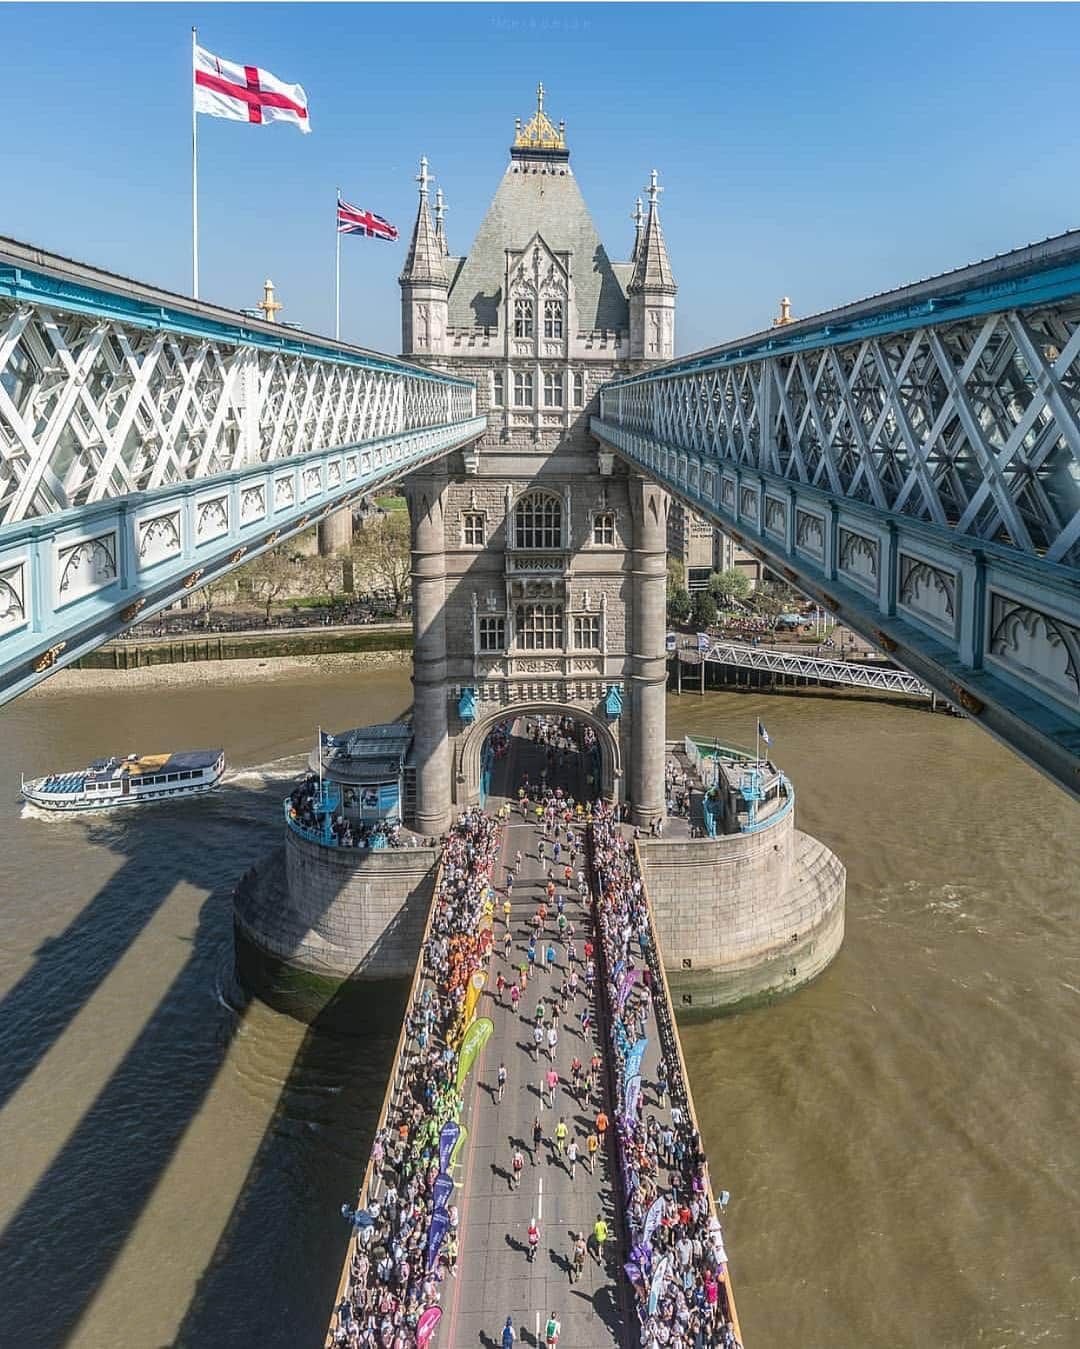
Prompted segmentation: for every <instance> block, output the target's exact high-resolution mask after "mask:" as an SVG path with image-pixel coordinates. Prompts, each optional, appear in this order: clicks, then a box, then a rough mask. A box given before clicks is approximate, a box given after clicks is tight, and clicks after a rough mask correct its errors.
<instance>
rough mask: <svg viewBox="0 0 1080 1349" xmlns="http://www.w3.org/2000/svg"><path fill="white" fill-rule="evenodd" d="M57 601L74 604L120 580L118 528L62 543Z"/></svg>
mask: <svg viewBox="0 0 1080 1349" xmlns="http://www.w3.org/2000/svg"><path fill="white" fill-rule="evenodd" d="M56 575H57V587H56V589H57V605H58V606H59V605H61V604H70V603H71V601H72V600H78V599H82V598H83V597H84V596H86V595H90V594H93V592H94V591H95V590H102V589H104V587H105V586H107V585H111V584H112V583H113V581H115V580H116V576H117V565H116V531H115V530H110V531H109V532H108V533H107V534H98V535H97V536H96V537H95V538H92V539H81V540H80V541H79V542H77V543H69V544H64V545H62V546H60V547H59V548H58V549H57V555H56Z"/></svg>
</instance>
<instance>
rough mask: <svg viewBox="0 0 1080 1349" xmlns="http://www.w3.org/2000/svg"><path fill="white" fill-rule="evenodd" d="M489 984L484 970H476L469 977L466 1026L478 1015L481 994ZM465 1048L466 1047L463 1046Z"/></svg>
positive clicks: (466, 999)
mask: <svg viewBox="0 0 1080 1349" xmlns="http://www.w3.org/2000/svg"><path fill="white" fill-rule="evenodd" d="M486 983H487V975H486V974H485V973H484V972H483V970H474V971H473V973H472V974H471V975H470V976H469V987H468V988H467V989H466V990H465V1024H466V1026H467V1025H468V1024H469V1022H470V1021H471V1020H472V1019H473V1017H474V1016H475V1015H476V1008H477V1005H478V1004H479V1002H480V994H481V993H482V992H483V988H484V985H485V984H486ZM462 1047H463V1048H464V1045H462Z"/></svg>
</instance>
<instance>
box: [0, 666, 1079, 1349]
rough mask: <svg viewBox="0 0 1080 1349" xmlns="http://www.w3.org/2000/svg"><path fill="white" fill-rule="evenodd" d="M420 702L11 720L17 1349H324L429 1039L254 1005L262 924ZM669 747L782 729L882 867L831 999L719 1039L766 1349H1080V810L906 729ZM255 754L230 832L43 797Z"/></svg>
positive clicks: (163, 809) (733, 723)
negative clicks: (338, 766) (284, 799)
mask: <svg viewBox="0 0 1080 1349" xmlns="http://www.w3.org/2000/svg"><path fill="white" fill-rule="evenodd" d="M408 700H409V684H408V680H407V678H406V676H405V672H404V670H393V671H364V672H361V671H356V670H348V669H340V668H339V669H336V670H325V671H317V672H310V671H309V672H305V673H303V674H292V675H289V676H288V677H282V678H276V679H267V680H263V681H259V680H253V679H251V678H241V679H235V680H233V681H232V682H229V683H218V684H206V685H200V686H197V687H195V686H192V687H186V686H183V685H180V686H173V687H168V688H155V689H146V688H133V687H127V688H124V687H118V688H115V689H112V690H109V691H95V692H94V693H93V694H92V695H90V694H87V693H76V692H55V691H51V690H45V691H43V692H41V693H40V694H35V695H32V696H30V697H27V698H23V699H21V700H19V701H18V702H16V703H14V704H12V705H11V706H8V707H6V708H4V709H3V711H2V712H0V783H2V784H3V785H2V787H0V1159H2V1165H0V1230H2V1236H0V1345H3V1346H7V1345H12V1346H28V1345H32V1344H33V1345H47V1346H54V1345H65V1344H70V1345H77V1346H85V1347H86V1349H106V1346H108V1347H110V1349H111V1347H112V1346H125V1347H126V1346H131V1347H132V1349H158V1347H159V1346H166V1345H180V1346H191V1349H225V1347H226V1346H233V1345H236V1346H245V1349H246V1346H252V1345H259V1346H262V1347H263V1349H267V1347H273V1349H277V1347H278V1346H281V1349H285V1347H286V1346H288V1347H289V1349H302V1347H303V1346H313V1347H314V1346H317V1345H319V1344H320V1343H321V1336H322V1332H323V1329H324V1327H325V1323H326V1318H327V1314H328V1312H329V1310H330V1305H331V1301H332V1298H333V1292H334V1288H335V1286H336V1281H337V1277H338V1273H339V1269H340V1260H341V1255H342V1251H343V1247H344V1242H345V1237H346V1232H345V1228H344V1225H343V1223H342V1222H341V1219H340V1218H339V1216H338V1213H337V1209H338V1206H339V1205H340V1203H341V1202H342V1200H344V1199H346V1198H349V1197H351V1195H352V1193H353V1191H354V1187H355V1183H356V1181H357V1179H358V1178H359V1176H360V1173H361V1170H362V1166H363V1162H364V1160H365V1157H366V1151H367V1144H368V1141H369V1136H370V1131H371V1128H372V1124H373V1119H374V1115H375V1112H376V1110H377V1108H378V1105H379V1102H380V1100H381V1096H382V1091H383V1086H384V1076H385V1071H386V1065H387V1061H388V1059H389V1056H390V1054H391V1052H392V1046H393V1043H394V1039H395V1035H396V1032H395V1029H394V1027H393V1026H392V1025H387V1024H385V1023H380V1022H378V1021H376V1020H374V1019H373V1021H372V1023H371V1024H370V1025H365V1026H358V1030H359V1031H361V1032H362V1035H361V1037H360V1038H355V1039H354V1038H351V1037H340V1036H335V1035H332V1034H329V1033H327V1032H325V1031H324V1032H313V1031H310V1030H309V1029H308V1028H306V1027H305V1026H303V1025H301V1024H299V1023H298V1022H295V1021H292V1020H291V1019H289V1018H288V1017H286V1016H283V1015H281V1014H279V1013H275V1012H273V1011H271V1010H269V1008H267V1007H266V1006H264V1005H263V1004H261V1003H259V1002H258V1001H249V1000H248V999H246V998H245V997H244V995H243V993H242V991H241V990H239V989H238V988H236V987H235V984H234V980H233V977H232V929H231V915H230V893H231V889H232V886H233V884H234V882H235V881H236V879H237V877H238V876H239V874H240V873H241V872H242V871H243V870H244V868H245V867H247V866H248V865H249V864H250V863H251V862H252V861H253V860H254V859H255V858H257V857H258V856H260V855H261V854H262V853H263V852H264V851H265V850H266V849H267V848H269V847H270V846H272V845H273V844H274V843H275V842H276V841H277V839H278V837H279V834H280V824H279V820H280V816H279V813H278V802H279V800H280V797H281V795H282V794H283V793H282V786H283V784H284V783H285V782H286V781H287V780H288V779H289V777H290V776H291V775H292V774H294V773H295V772H297V771H298V770H299V769H300V767H301V766H302V758H301V756H302V755H303V754H304V752H305V751H306V749H307V746H308V745H309V744H310V743H311V740H312V737H313V733H314V728H315V726H316V724H317V723H320V722H321V724H322V725H323V726H325V727H332V728H335V729H341V728H343V727H345V726H350V725H355V724H357V723H360V722H367V721H376V720H380V719H386V718H389V717H392V716H395V715H397V714H398V713H400V712H401V711H403V710H404V709H405V707H406V706H407V703H408ZM668 712H669V733H670V734H672V735H676V734H681V733H683V732H684V731H694V732H696V733H701V734H705V735H717V736H719V737H721V739H724V738H727V739H729V740H735V741H740V742H742V743H745V742H746V741H747V740H748V739H752V737H753V733H754V725H755V721H756V718H757V717H758V716H760V717H761V718H762V719H763V720H764V721H765V723H766V725H767V727H768V729H769V731H770V733H771V734H772V737H773V740H774V746H773V755H774V758H775V759H776V760H777V762H778V763H779V764H780V765H781V766H782V767H783V768H784V769H785V770H786V771H787V772H788V773H789V775H790V776H791V777H792V779H793V780H794V782H795V784H796V787H797V790H798V807H797V809H798V821H799V824H800V825H801V827H803V828H804V829H806V830H808V831H809V832H811V833H814V834H816V835H818V836H819V837H821V838H822V839H824V840H825V841H826V842H828V843H829V845H830V846H831V847H832V848H834V849H835V850H836V852H838V853H839V855H840V856H841V857H842V858H843V860H844V861H845V862H846V864H847V867H848V910H847V940H846V944H845V947H844V950H843V952H842V953H841V955H840V956H839V958H838V959H837V961H836V962H835V963H834V965H833V966H832V967H831V969H830V970H829V971H827V973H826V974H825V975H824V976H823V977H822V978H821V979H819V980H818V982H817V983H816V984H814V985H813V986H811V987H810V988H808V989H805V990H803V991H802V992H800V993H798V994H797V995H795V996H794V997H792V998H790V999H788V1000H787V1001H786V1002H784V1003H781V1004H779V1005H777V1006H774V1007H770V1008H766V1009H762V1010H758V1011H754V1012H750V1013H747V1014H744V1015H740V1016H736V1017H730V1018H726V1019H720V1020H713V1021H708V1022H704V1023H695V1024H690V1025H686V1026H684V1028H683V1034H684V1046H685V1050H686V1056H687V1060H688V1063H689V1068H690V1072H691V1077H692V1079H693V1085H694V1090H695V1094H696V1098H697V1105H698V1111H699V1114H700V1116H701V1119H702V1126H703V1129H704V1131H705V1135H706V1141H707V1143H708V1147H709V1152H710V1157H711V1160H712V1168H713V1174H714V1179H715V1181H716V1182H718V1185H722V1186H723V1187H725V1188H727V1189H728V1190H730V1191H731V1194H732V1200H731V1204H730V1207H729V1209H728V1215H727V1220H726V1224H725V1225H726V1231H727V1237H728V1243H727V1244H728V1250H729V1252H730V1255H731V1260H732V1265H731V1268H732V1275H733V1279H734V1286H735V1291H736V1296H737V1299H738V1304H739V1312H740V1317H741V1320H742V1324H743V1331H744V1334H745V1336H746V1339H747V1346H748V1349H869V1347H870V1346H875V1347H876V1346H882V1349H899V1347H901V1346H948V1347H949V1349H961V1346H963V1347H965V1349H966V1347H967V1346H972V1347H974V1346H978V1347H979V1349H998V1347H999V1346H1001V1349H1005V1347H1006V1346H1015V1345H1041V1346H1042V1345H1046V1346H1049V1345H1063V1346H1072V1347H1074V1349H1075V1346H1080V1269H1078V1257H1080V1125H1078V1123H1077V1121H1078V1119H1080V1096H1078V1077H1080V1036H1078V1034H1077V1030H1078V1027H1080V811H1078V810H1077V807H1076V806H1075V805H1074V804H1073V803H1071V802H1070V801H1069V800H1068V799H1067V798H1066V797H1065V796H1064V795H1063V794H1062V793H1061V792H1060V791H1058V790H1057V789H1056V788H1054V787H1052V786H1051V785H1050V784H1048V783H1047V782H1045V781H1043V779H1042V778H1040V777H1039V776H1038V775H1037V774H1036V773H1035V772H1034V770H1032V769H1030V768H1028V767H1027V766H1026V765H1024V764H1023V763H1021V762H1020V761H1019V760H1017V759H1015V758H1013V757H1012V756H1010V755H1009V754H1008V753H1007V752H1006V751H1005V750H1004V749H1001V748H1000V747H998V746H997V745H996V744H994V743H993V742H992V741H991V740H990V739H989V738H988V737H986V736H985V735H984V734H983V733H982V732H980V731H979V730H978V729H977V728H976V727H975V726H974V725H972V724H971V723H970V722H967V721H961V720H954V719H952V718H949V717H944V716H931V715H930V714H928V713H927V712H924V711H920V710H916V709H913V708H910V707H906V706H903V705H898V704H894V703H888V702H883V701H872V700H870V699H868V698H850V697H848V698H844V697H838V696H834V695H830V694H824V693H821V692H809V691H801V692H800V693H794V692H789V693H786V694H776V695H768V694H762V693H757V692H754V693H750V692H746V693H709V694H707V695H706V696H705V697H699V696H698V695H697V694H689V693H688V694H684V695H683V696H682V698H675V697H672V698H670V699H669V703H668ZM218 744H223V745H224V746H225V747H226V749H227V752H228V756H229V760H230V764H231V771H230V774H229V778H228V781H227V783H226V785H225V787H224V788H223V789H222V790H221V791H220V792H218V793H217V794H215V795H214V796H213V797H211V798H206V799H204V800H202V801H192V802H186V803H183V802H182V803H176V804H172V805H158V806H148V807H146V808H143V809H139V810H134V811H131V812H130V813H124V812H120V813H114V814H108V813H102V814H91V815H87V816H83V817H80V818H77V819H55V820H54V819H43V818H40V817H34V816H31V815H30V814H29V813H28V812H27V811H25V810H24V809H23V808H22V807H21V805H20V803H19V800H18V791H17V789H18V778H19V772H20V771H25V772H26V773H27V774H28V775H31V774H36V773H40V772H44V771H49V770H54V769H61V768H74V767H78V766H81V765H82V764H84V763H85V762H87V761H88V760H89V759H90V758H93V757H96V756H97V755H98V754H101V753H103V752H113V751H115V752H122V753H126V752H129V751H130V750H133V749H138V750H140V751H144V752H153V751H156V750H163V749H170V748H195V747H202V746H211V745H218ZM495 1330H496V1327H492V1331H493V1332H494V1331H495Z"/></svg>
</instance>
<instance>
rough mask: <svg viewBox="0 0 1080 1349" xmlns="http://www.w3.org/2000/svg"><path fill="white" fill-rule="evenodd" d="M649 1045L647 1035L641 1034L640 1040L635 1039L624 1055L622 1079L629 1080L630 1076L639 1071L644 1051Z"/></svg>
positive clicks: (634, 1075)
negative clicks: (627, 1052)
mask: <svg viewBox="0 0 1080 1349" xmlns="http://www.w3.org/2000/svg"><path fill="white" fill-rule="evenodd" d="M648 1047H649V1037H648V1036H647V1035H643V1036H642V1037H641V1039H640V1040H635V1041H634V1044H633V1046H632V1047H631V1050H630V1053H629V1054H627V1056H626V1067H625V1068H624V1069H623V1081H624V1082H629V1081H630V1079H631V1078H632V1077H636V1076H637V1075H638V1073H640V1072H641V1061H642V1059H643V1058H644V1057H645V1051H646V1049H648Z"/></svg>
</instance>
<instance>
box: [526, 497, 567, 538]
mask: <svg viewBox="0 0 1080 1349" xmlns="http://www.w3.org/2000/svg"><path fill="white" fill-rule="evenodd" d="M562 523H563V510H562V502H561V501H560V500H559V498H558V497H557V496H552V495H551V494H550V493H548V492H529V493H528V494H527V495H526V496H523V497H522V498H521V500H520V501H519V502H518V503H517V505H516V506H515V507H514V547H515V548H561V547H562V546H563V543H562Z"/></svg>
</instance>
